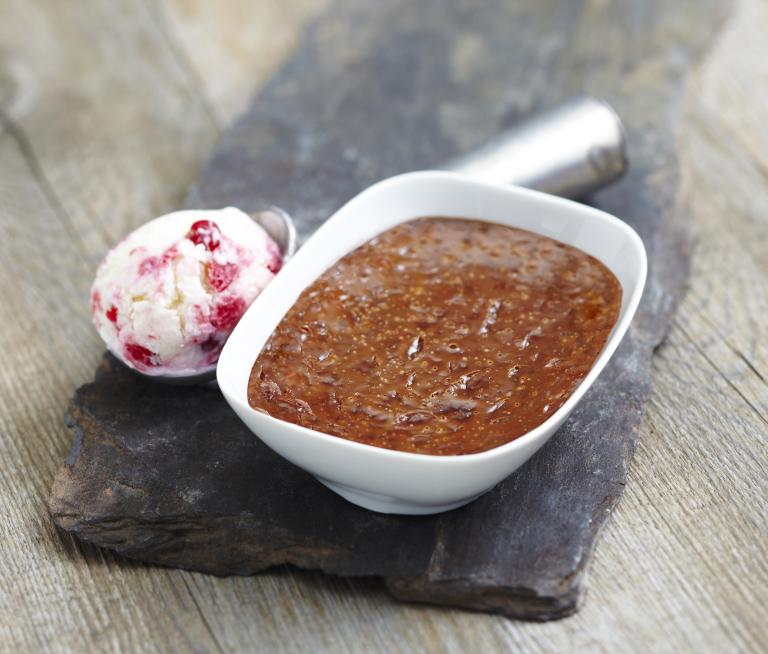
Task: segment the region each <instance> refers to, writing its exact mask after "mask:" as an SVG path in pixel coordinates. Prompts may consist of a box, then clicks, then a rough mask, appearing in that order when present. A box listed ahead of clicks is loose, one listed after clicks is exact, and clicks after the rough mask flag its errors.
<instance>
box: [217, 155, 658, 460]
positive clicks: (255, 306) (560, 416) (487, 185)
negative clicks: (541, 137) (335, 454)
mask: <svg viewBox="0 0 768 654" xmlns="http://www.w3.org/2000/svg"><path fill="white" fill-rule="evenodd" d="M414 179H423V180H428V179H431V180H442V181H449V182H458V183H463V184H466V185H472V186H475V187H476V188H478V189H481V190H482V189H488V190H494V191H499V190H501V191H503V192H506V193H508V194H509V195H510V196H516V197H522V198H528V199H532V200H534V201H536V202H540V203H543V204H549V205H551V206H555V207H557V208H559V209H561V210H565V211H574V210H576V211H578V212H579V213H580V214H581V215H583V216H584V215H589V216H591V218H593V219H595V220H597V221H602V222H603V224H604V225H611V226H612V227H614V228H617V229H618V231H619V232H622V233H623V235H624V236H625V237H626V239H627V241H628V242H629V243H631V244H632V245H633V247H634V250H635V254H636V255H637V256H638V263H639V265H638V268H637V270H636V273H637V274H636V278H635V283H634V286H633V287H632V288H631V289H630V293H629V298H628V301H627V303H626V306H625V308H624V310H623V311H622V312H621V313H620V314H619V318H618V319H617V321H616V323H615V324H614V326H613V329H612V331H611V333H610V335H609V337H608V340H607V341H606V343H605V345H604V346H603V349H602V351H601V352H600V354H599V355H598V357H597V359H596V360H595V362H594V364H593V365H592V367H591V368H590V370H589V372H588V373H587V374H586V375H585V377H584V378H583V379H582V380H581V382H580V383H579V385H578V386H577V387H576V388H575V389H574V390H573V392H572V393H571V394H570V396H569V397H568V399H567V400H566V401H565V402H564V403H563V404H562V405H561V406H560V407H559V408H558V409H557V411H555V412H554V413H553V414H552V415H551V416H549V417H548V418H547V419H546V420H544V422H542V423H540V424H539V425H537V426H536V427H534V428H533V429H531V430H529V431H528V432H526V433H524V434H522V435H520V436H518V437H517V438H515V439H514V440H511V441H509V442H507V443H504V444H502V445H497V446H496V447H493V448H491V449H488V450H484V451H482V452H475V453H471V454H453V455H444V454H423V453H417V452H403V451H401V450H393V449H388V448H383V447H378V446H375V445H368V444H366V443H359V442H357V441H352V440H348V439H346V438H341V437H339V436H334V435H332V434H328V433H325V432H322V431H317V430H315V429H310V428H308V427H304V426H302V425H297V424H295V423H292V422H288V421H285V420H281V419H280V418H275V417H274V416H271V415H269V414H267V413H264V412H262V411H259V410H256V409H254V408H253V407H251V406H250V404H249V403H248V398H247V383H246V391H245V392H246V396H245V398H241V397H240V396H239V395H240V394H239V393H237V392H235V390H234V389H233V388H232V384H231V383H230V382H229V380H228V378H227V368H228V366H229V365H230V362H231V361H234V360H235V359H236V358H238V355H239V354H241V353H239V352H235V351H234V350H235V348H236V347H237V344H238V342H239V340H240V339H239V338H238V337H239V336H240V334H239V332H242V331H243V329H245V328H246V323H247V322H248V321H247V320H245V318H246V316H247V315H248V313H257V312H258V311H259V308H260V305H261V304H262V303H263V302H260V300H262V296H261V295H260V296H259V297H257V298H256V300H254V302H253V303H252V304H251V306H250V307H249V308H248V310H247V311H246V314H245V315H244V316H243V318H241V320H240V322H239V323H238V324H237V326H236V327H235V329H234V331H233V332H232V334H230V337H229V339H228V340H227V342H226V343H225V345H224V348H223V350H222V352H221V355H220V358H219V365H218V368H217V373H216V375H217V381H218V384H219V388H220V390H221V392H222V394H223V395H224V397H225V399H226V400H227V402H228V403H229V404H230V406H231V407H232V408H233V409H234V410H235V412H236V413H237V414H238V415H239V416H240V417H241V419H243V417H242V413H243V412H244V413H246V414H247V415H248V416H249V417H251V418H253V419H254V420H256V421H264V422H266V423H269V424H271V425H273V426H275V427H277V428H279V429H284V430H288V431H293V432H294V433H296V434H299V435H302V436H305V437H310V438H312V439H315V440H319V441H320V442H325V443H326V444H327V445H329V446H332V447H336V448H340V449H345V450H347V451H348V452H358V453H360V454H366V455H369V456H375V457H377V458H379V459H382V460H389V461H393V462H417V461H421V462H423V463H426V464H429V465H432V466H455V465H466V464H469V463H480V462H482V461H488V460H492V459H496V458H499V457H503V456H505V455H507V454H512V453H513V452H515V451H516V450H520V449H525V448H526V447H527V446H528V445H529V444H531V443H532V442H534V441H536V440H540V439H542V438H544V439H545V440H546V438H548V437H549V435H551V434H552V433H554V432H555V431H556V429H557V428H559V427H560V425H561V424H562V422H564V421H565V419H566V418H567V417H568V416H569V415H570V413H571V412H572V411H573V409H574V408H575V407H576V405H577V404H578V403H579V402H580V401H581V399H582V398H583V396H584V394H585V393H586V392H587V391H588V390H589V388H590V387H591V386H592V384H593V383H594V382H595V380H596V379H597V377H598V376H599V375H600V373H601V372H602V371H603V369H604V368H605V366H606V365H607V364H608V362H609V361H610V359H611V357H612V356H613V354H614V353H615V351H616V349H617V347H618V346H619V344H620V342H621V340H622V339H623V337H624V336H625V334H626V332H627V330H628V328H629V324H630V322H631V321H632V318H633V317H634V315H635V312H636V310H637V307H638V305H639V303H640V300H641V297H642V294H643V290H644V288H645V282H646V278H647V271H648V260H647V253H646V250H645V246H644V244H643V241H642V239H641V238H640V236H639V235H638V234H637V232H636V231H635V230H634V229H633V228H632V227H631V226H630V225H628V224H627V223H625V222H623V221H622V220H620V219H619V218H617V217H616V216H613V215H612V214H609V213H607V212H605V211H602V210H601V209H597V208H595V207H591V206H588V205H584V204H581V203H578V202H575V201H573V200H568V199H566V198H561V197H558V196H554V195H550V194H547V193H542V192H540V191H535V190H532V189H528V188H524V187H520V186H513V185H509V184H498V183H493V182H486V181H482V180H478V179H477V178H474V177H470V176H468V175H465V174H462V173H456V172H451V171H441V170H424V171H416V172H410V173H403V174H399V175H395V176H393V177H389V178H386V179H384V180H381V181H379V182H376V183H374V184H372V185H371V186H369V187H367V188H366V189H364V190H363V191H361V192H360V193H358V194H357V195H355V196H354V197H353V198H352V199H350V200H349V201H347V202H346V203H345V204H344V205H343V206H342V207H340V208H339V209H338V210H337V211H335V212H334V213H333V215H332V216H331V217H330V218H329V219H328V220H326V221H325V222H324V223H323V224H322V225H321V226H320V227H319V228H318V229H317V230H316V231H315V233H314V234H313V235H312V236H311V237H310V238H309V239H308V240H307V241H306V243H310V242H312V241H314V240H315V239H320V238H322V234H323V232H324V231H325V229H327V228H328V229H329V228H330V226H331V225H333V224H334V223H335V222H337V221H338V220H339V216H341V217H342V219H343V218H344V216H345V215H350V213H349V208H350V207H351V206H354V205H355V204H357V203H359V202H360V200H361V198H363V196H366V195H368V194H369V193H372V192H374V191H381V190H383V189H385V188H386V187H388V186H392V185H396V184H402V183H403V182H405V181H410V180H414ZM414 219H415V218H409V219H405V220H403V221H401V222H407V221H408V220H414ZM473 219H477V220H483V219H482V218H474V217H473ZM489 222H492V221H489ZM396 224H400V223H396ZM390 228H391V227H384V228H382V229H381V230H380V231H378V232H376V233H377V234H378V233H381V232H383V231H386V230H387V229H390ZM526 229H527V228H526ZM528 231H532V232H534V233H540V232H536V230H534V229H529V230H528ZM542 235H544V234H542ZM545 236H546V235H545ZM371 238H372V237H371ZM549 238H552V237H549ZM355 247H357V245H356V244H355V243H350V247H349V249H346V250H345V253H348V252H350V251H351V250H352V249H354V248H355ZM573 247H577V246H573ZM302 250H304V248H301V249H299V250H298V251H297V252H296V253H295V255H294V256H293V257H292V259H291V261H290V262H289V263H288V265H287V266H286V267H285V268H283V269H282V270H281V271H280V272H279V273H278V276H277V277H276V279H275V280H273V281H272V282H270V286H272V284H274V283H275V282H276V281H277V280H278V279H279V277H280V276H281V275H283V276H284V275H285V274H292V271H293V270H298V268H299V265H300V264H301V259H302ZM341 256H344V255H341ZM595 258H597V259H598V260H600V259H599V257H595ZM337 260H338V259H336V260H335V261H337ZM335 261H333V262H331V263H329V264H328V266H327V267H326V268H325V269H324V270H327V269H328V268H329V267H330V266H332V265H333V264H334V263H335ZM601 263H603V264H604V265H607V264H605V263H604V262H603V261H601ZM319 274H322V273H318V276H319ZM316 278H317V277H313V278H312V279H310V280H309V281H307V283H306V285H305V286H304V288H306V287H307V286H309V285H310V284H311V283H312V282H313V281H314V280H315V279H316ZM620 283H621V282H620ZM622 291H623V292H625V293H626V292H627V289H626V288H624V287H623V285H622ZM291 306H292V305H291ZM288 310H290V307H289V308H288V309H286V312H287V311H288ZM284 315H285V312H284V313H283V314H282V315H281V316H280V317H279V318H277V320H276V321H275V326H277V324H278V323H279V322H280V320H282V318H283V317H284ZM267 338H268V337H267ZM261 347H263V344H262V346H261ZM252 351H253V348H251V350H249V354H248V356H249V357H250V360H251V361H252V362H253V361H255V360H256V357H257V356H258V352H255V353H253V352H252ZM260 351H261V349H259V352H260ZM242 356H244V355H242ZM251 367H252V364H251ZM249 428H250V425H249ZM252 431H254V434H255V435H256V437H257V438H260V437H259V435H258V433H257V431H255V430H253V429H252ZM260 440H261V439H260ZM267 445H268V444H267ZM268 446H269V445H268Z"/></svg>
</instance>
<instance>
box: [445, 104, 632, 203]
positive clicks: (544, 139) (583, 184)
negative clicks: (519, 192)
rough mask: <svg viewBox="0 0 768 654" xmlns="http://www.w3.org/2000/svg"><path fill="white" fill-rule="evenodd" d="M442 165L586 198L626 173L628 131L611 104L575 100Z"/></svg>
mask: <svg viewBox="0 0 768 654" xmlns="http://www.w3.org/2000/svg"><path fill="white" fill-rule="evenodd" d="M441 167H442V168H443V169H447V170H454V171H457V172H462V173H464V174H467V175H471V176H473V177H477V178H479V179H482V180H485V181H489V182H498V183H506V184H515V185H518V186H525V187H528V188H532V189H536V190H539V191H544V192H545V193H551V194H553V195H560V196H563V197H569V198H583V197H584V196H586V195H589V194H590V193H592V192H594V191H597V190H598V189H600V188H603V187H604V186H607V185H608V184H611V183H613V182H615V181H616V180H618V179H619V178H620V177H621V176H622V175H623V174H624V172H625V171H626V169H627V167H628V158H627V142H626V133H625V130H624V126H623V125H622V123H621V120H620V119H619V117H618V115H617V114H616V112H615V111H614V110H613V108H612V107H611V106H610V105H609V104H608V103H607V102H604V101H602V100H598V99H596V98H592V97H589V96H577V97H575V98H573V99H571V100H568V101H567V102H565V103H563V104H561V105H558V106H556V107H555V108H554V109H551V110H549V111H545V112H543V113H539V114H536V115H535V116H533V117H532V118H530V119H528V120H525V121H523V122H521V123H518V124H517V125H514V126H513V127H511V128H510V129H508V130H507V131H505V132H502V133H501V134H499V135H498V136H496V137H495V138H494V139H493V140H492V141H490V142H489V143H487V144H485V145H483V146H481V147H479V148H477V149H475V150H473V151H472V152H470V153H468V154H466V155H462V156H460V157H457V158H455V159H452V160H451V161H449V162H448V163H446V164H444V165H443V166H441Z"/></svg>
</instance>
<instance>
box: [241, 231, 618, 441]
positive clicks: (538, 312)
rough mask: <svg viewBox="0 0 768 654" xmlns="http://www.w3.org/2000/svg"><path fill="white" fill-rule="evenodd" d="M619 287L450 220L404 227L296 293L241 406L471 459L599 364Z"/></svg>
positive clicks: (544, 414) (531, 420)
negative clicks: (295, 297) (598, 360)
mask: <svg viewBox="0 0 768 654" xmlns="http://www.w3.org/2000/svg"><path fill="white" fill-rule="evenodd" d="M621 296H622V289H621V284H620V283H619V281H618V280H617V279H616V277H615V276H614V275H613V273H612V272H611V271H610V270H609V269H608V268H607V267H606V266H605V265H603V264H602V263H601V262H600V261H598V260H597V259H595V258H594V257H592V256H590V255H588V254H586V253H585V252H583V251H582V250H580V249H578V248H575V247H573V246H570V245H566V244H564V243H561V242H559V241H556V240H554V239H551V238H548V237H546V236H542V235H539V234H535V233H532V232H529V231H526V230H521V229H516V228H512V227H507V226H504V225H500V224H495V223H489V222H482V221H478V220H468V219H461V218H441V217H430V218H419V219H416V220H412V221H409V222H405V223H402V224H400V225H397V226H396V227H394V228H392V229H389V230H387V231H385V232H383V233H382V234H380V235H378V236H376V237H375V238H373V239H371V240H370V241H368V242H367V243H365V244H364V245H362V246H360V247H358V248H357V249H355V250H353V251H352V252H350V253H349V254H347V255H346V256H344V257H343V258H341V259H340V260H339V261H338V262H336V263H335V264H334V265H333V266H331V267H330V268H329V269H328V270H327V271H326V272H325V273H324V274H323V275H321V276H320V277H319V278H318V279H317V280H315V281H314V283H312V284H311V285H310V286H308V287H307V288H306V289H305V290H304V291H303V293H302V294H301V295H300V296H299V298H298V299H297V301H296V302H295V303H294V305H293V307H292V308H291V309H290V310H289V311H288V313H287V314H286V315H285V316H284V318H283V319H282V321H281V322H280V323H279V325H278V326H277V328H276V329H275V331H274V333H273V334H272V335H271V337H270V338H269V340H268V341H267V343H266V345H265V346H264V348H263V349H262V351H261V353H260V354H259V356H258V358H257V359H256V362H255V363H254V365H253V369H252V371H251V375H250V379H249V383H248V402H249V404H250V406H251V407H252V408H254V409H256V410H258V411H262V412H264V413H267V414H269V415H271V416H273V417H275V418H279V419H281V420H284V421H287V422H291V423H294V424H298V425H302V426H304V427H308V428H311V429H313V430H316V431H320V432H324V433H326V434H330V435H333V436H337V437H340V438H345V439H348V440H352V441H357V442H360V443H365V444H368V445H373V446H377V447H382V448H388V449H393V450H399V451H403V452H414V453H420V454H432V455H461V454H472V453H477V452H483V451H486V450H489V449H492V448H495V447H498V446H500V445H503V444H505V443H508V442H510V441H512V440H514V439H515V438H517V437H519V436H522V435H523V434H525V433H527V432H529V431H530V430H531V429H533V428H535V427H537V426H538V425H540V424H541V423H543V422H544V421H545V420H546V419H547V418H548V417H549V416H551V415H552V414H553V413H554V412H555V411H557V409H558V408H559V407H560V406H561V405H562V404H563V403H564V402H565V401H566V400H567V399H568V397H569V396H570V395H571V394H572V392H573V391H574V390H575V388H576V387H577V386H578V385H579V383H580V382H581V381H582V379H583V378H584V377H585V376H586V375H587V373H588V372H589V370H590V369H591V367H592V365H593V364H594V362H595V360H596V359H597V358H598V356H599V355H600V352H601V351H602V349H603V347H604V345H605V343H606V341H607V339H608V336H609V335H610V333H611V330H612V329H613V327H614V325H615V323H616V321H617V319H618V316H619V311H620V307H621V299H622V297H621Z"/></svg>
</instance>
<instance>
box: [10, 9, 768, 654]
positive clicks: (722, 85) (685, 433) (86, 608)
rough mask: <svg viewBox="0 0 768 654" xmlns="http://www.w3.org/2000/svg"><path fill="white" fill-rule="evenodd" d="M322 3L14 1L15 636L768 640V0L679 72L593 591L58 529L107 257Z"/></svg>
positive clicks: (267, 647)
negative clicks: (476, 599) (563, 595)
mask: <svg viewBox="0 0 768 654" xmlns="http://www.w3.org/2000/svg"><path fill="white" fill-rule="evenodd" d="M592 1H593V2H595V3H597V4H599V3H598V1H597V0H592ZM325 5H326V0H282V1H278V0H263V1H261V2H247V1H246V0H242V1H239V2H238V1H236V0H226V1H223V0H222V1H218V2H215V3H214V2H206V0H135V1H134V2H128V1H127V0H125V1H122V0H120V1H118V0H78V1H77V2H57V1H56V0H39V1H37V2H28V1H27V0H0V307H2V321H0V454H1V455H2V464H1V465H2V468H1V469H0V539H2V540H1V542H2V555H1V556H0V651H9V652H15V651H19V652H27V651H78V652H81V651H86V652H88V651H156V652H168V651H197V652H209V651H210V652H229V651H270V652H272V651H291V652H294V651H312V652H317V651H327V652H360V651H375V652H379V651H380V652H468V651H483V652H489V651H504V650H525V651H532V652H567V651H572V650H573V649H579V650H584V651H597V652H603V651H605V652H615V651H622V652H646V651H656V652H666V651H669V652H672V651H674V652H679V651H695V652H704V651H712V652H731V651H732V652H760V651H763V652H764V651H766V649H768V621H767V620H766V605H768V527H767V521H768V456H767V451H766V450H767V449H768V448H767V447H766V434H767V433H768V341H767V339H766V335H768V334H767V332H768V329H767V328H768V129H766V127H765V125H766V122H768V39H766V37H765V35H766V33H768V2H766V0H743V2H741V3H739V4H737V5H736V8H735V10H734V13H733V15H732V16H731V18H730V20H729V21H728V22H727V24H726V25H725V26H724V28H723V30H722V32H721V34H720V37H719V39H718V40H717V42H716V43H715V44H714V46H713V48H712V50H711V52H710V54H709V56H708V57H707V59H706V61H705V62H704V63H703V64H702V67H701V69H700V70H699V71H698V73H697V75H696V77H695V79H694V80H692V83H691V84H690V86H689V89H688V101H687V103H686V109H685V111H686V114H687V115H686V120H685V121H684V124H685V128H684V129H683V131H682V133H681V134H680V135H679V145H680V150H681V153H682V161H683V167H684V174H685V179H686V180H687V187H688V194H689V197H690V203H691V206H692V212H693V217H694V225H693V228H694V232H695V250H694V256H693V270H692V276H691V284H690V291H689V293H688V295H687V297H686V299H685V301H684V302H683V305H682V306H681V308H680V311H679V312H678V314H677V318H676V320H675V325H674V328H673V330H672V332H671V334H670V337H669V340H668V342H667V343H666V344H665V345H664V346H663V347H662V348H660V350H659V352H658V355H657V357H656V360H655V383H656V390H655V393H654V396H653V400H652V402H651V405H650V408H649V411H648V414H647V418H646V420H645V424H644V426H643V431H642V435H641V440H640V446H639V449H638V452H637V454H636V457H635V460H634V462H633V466H632V469H631V472H630V478H629V483H628V486H627V489H626V492H625V494H624V497H623V499H622V501H621V503H620V504H619V506H618V509H617V510H616V511H615V515H614V516H613V518H612V520H611V521H610V522H609V524H608V527H607V528H606V530H605V532H604V535H603V538H602V541H601V543H600V544H599V546H598V551H597V554H596V556H595V563H594V566H593V569H592V575H591V576H592V579H591V588H590V592H589V595H588V597H587V601H586V603H585V605H584V607H583V609H582V610H581V611H580V612H579V613H578V614H576V615H575V616H573V617H571V618H568V619H565V620H562V621H560V622H552V623H546V624H531V623H520V622H513V621H510V620H507V619H505V618H501V617H497V616H489V615H482V614H472V613H468V612H462V611H456V610H448V609H440V608H435V607H425V606H409V605H403V604H399V603H396V602H395V601H394V600H392V599H391V598H390V597H389V596H388V595H387V593H386V592H385V591H384V590H383V589H382V588H381V586H380V585H379V583H378V582H376V581H372V580H347V579H337V578H328V577H324V576H322V575H319V574H313V573H306V572H297V571H293V570H287V569H286V570H276V571H274V572H270V573H267V574H262V575H259V576H257V577H250V578H230V579H219V578H214V577H210V576H205V575H201V574H195V573H187V572H181V571H177V570H167V569H161V568H155V567H150V566H145V565H141V564H138V563H134V562H130V561H126V560H123V559H119V558H117V557H116V556H113V555H112V554H110V553H108V552H104V551H100V550H97V549H95V548H92V547H88V546H84V545H82V544H80V543H78V542H76V541H74V540H73V539H71V538H69V537H68V536H62V535H60V534H59V533H57V532H56V530H55V529H54V528H53V526H52V524H51V521H50V518H49V516H48V513H47V508H46V501H47V497H48V492H49V489H50V485H51V481H52V479H53V475H54V472H55V470H56V468H57V466H58V465H59V464H60V462H61V460H62V458H63V457H64V456H65V454H66V452H67V450H68V448H69V445H70V438H71V435H70V433H69V432H68V431H67V429H66V428H65V427H64V424H63V420H62V417H63V413H64V409H65V407H66V404H67V402H68V400H69V397H70V396H71V394H72V392H73V390H74V389H75V387H76V386H78V385H79V384H81V383H83V382H84V381H86V380H88V379H90V377H91V375H92V373H93V370H94V368H95V366H96V364H97V362H98V360H99V357H100V355H101V351H102V347H101V343H100V342H99V339H98V337H97V335H96V333H95V331H94V330H93V329H92V328H91V326H90V319H89V310H88V302H87V297H88V288H89V285H90V281H91V278H92V276H93V273H94V270H95V267H96V264H97V263H98V260H99V258H100V256H101V255H102V254H103V253H104V251H105V250H106V248H107V247H108V246H109V245H110V244H112V243H113V242H114V241H115V240H117V239H118V238H119V237H120V236H121V235H123V234H124V233H126V232H127V231H129V230H130V229H132V228H133V227H135V226H137V225H139V224H140V223H142V222H144V221H146V220H147V219H149V218H151V217H153V216H156V215H159V214H161V213H164V212H166V211H169V210H172V209H174V208H176V207H178V206H180V204H181V202H182V198H183V197H184V194H185V191H186V189H187V187H188V186H189V184H190V183H192V181H193V180H194V179H195V176H196V174H197V172H198V170H199V168H200V166H201V165H202V163H203V162H204V161H205V159H206V157H207V156H208V155H209V153H210V152H211V150H212V148H213V146H214V144H215V143H216V140H217V138H218V136H219V134H220V133H221V131H222V129H224V128H226V126H227V125H228V124H229V123H230V122H231V121H232V119H233V117H234V116H235V115H236V114H237V113H238V112H239V111H240V110H242V109H243V108H244V106H245V103H246V101H247V99H248V97H249V95H250V94H251V93H252V92H253V91H254V90H255V89H256V88H258V86H259V85H260V84H261V83H263V82H264V81H265V79H266V78H267V77H268V76H269V74H270V73H271V72H272V71H273V70H274V69H275V68H276V67H277V66H278V65H279V64H280V63H281V62H283V61H284V60H285V58H286V57H287V56H289V55H290V53H291V51H292V49H293V48H294V47H295V45H296V42H297V38H298V36H299V34H300V30H301V29H302V27H303V26H304V25H305V24H306V23H307V21H309V20H311V19H312V17H313V16H315V15H317V13H318V12H320V11H322V10H323V8H324V6H325ZM653 65H654V64H653V62H652V61H646V62H639V63H638V66H637V68H636V69H635V70H633V71H629V72H628V74H632V75H643V74H644V70H645V72H646V73H647V71H648V70H649V69H648V68H647V67H649V66H650V67H652V66H653Z"/></svg>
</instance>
